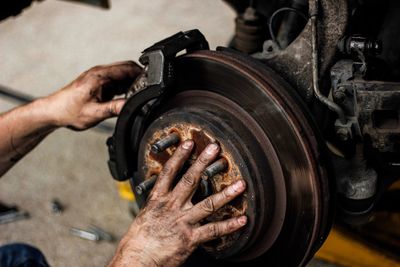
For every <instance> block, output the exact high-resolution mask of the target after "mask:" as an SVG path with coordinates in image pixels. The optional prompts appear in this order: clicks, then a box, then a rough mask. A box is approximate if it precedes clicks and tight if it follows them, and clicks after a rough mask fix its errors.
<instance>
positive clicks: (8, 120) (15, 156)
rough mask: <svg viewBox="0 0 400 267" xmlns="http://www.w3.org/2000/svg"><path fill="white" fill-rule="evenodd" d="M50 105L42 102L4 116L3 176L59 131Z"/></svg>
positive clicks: (0, 118) (0, 137)
mask: <svg viewBox="0 0 400 267" xmlns="http://www.w3.org/2000/svg"><path fill="white" fill-rule="evenodd" d="M47 101H48V100H47V99H46V98H43V99H39V100H36V101H34V102H32V103H29V104H27V105H24V106H21V107H17V108H15V109H12V110H10V111H8V112H6V113H3V114H1V115H0V176H1V175H3V174H4V173H6V172H7V171H8V170H9V169H10V168H11V167H12V166H13V165H14V164H15V163H17V162H18V161H19V160H20V159H21V158H22V157H24V156H25V155H26V154H27V153H29V152H30V151H31V150H32V149H33V148H34V147H35V146H36V145H38V144H39V143H40V141H42V140H43V138H45V137H46V136H47V135H48V134H49V133H50V132H52V131H54V130H55V129H56V128H57V126H56V124H55V123H54V121H53V119H52V112H51V111H50V110H49V107H48V103H47Z"/></svg>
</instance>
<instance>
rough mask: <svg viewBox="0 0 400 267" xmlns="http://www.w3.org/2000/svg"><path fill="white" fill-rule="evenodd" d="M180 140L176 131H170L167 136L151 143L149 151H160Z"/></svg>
mask: <svg viewBox="0 0 400 267" xmlns="http://www.w3.org/2000/svg"><path fill="white" fill-rule="evenodd" d="M179 141H180V137H179V134H178V133H171V134H169V135H168V136H166V137H164V138H162V139H160V140H158V141H157V142H155V143H154V144H152V145H151V152H153V153H156V154H157V153H161V152H163V151H165V150H166V149H167V148H168V147H170V146H172V145H175V144H176V143H178V142H179Z"/></svg>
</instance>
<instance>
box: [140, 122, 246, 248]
mask: <svg viewBox="0 0 400 267" xmlns="http://www.w3.org/2000/svg"><path fill="white" fill-rule="evenodd" d="M169 117H170V118H171V116H169ZM166 119H168V118H165V117H162V118H161V120H162V121H163V123H165V120H166ZM154 123H155V124H156V126H155V128H156V129H155V131H154V132H152V136H151V137H150V138H149V139H147V146H146V147H145V149H144V155H145V166H146V167H147V168H146V170H145V177H146V179H149V178H150V177H151V176H152V175H154V174H158V173H159V172H160V171H161V169H162V166H163V165H164V164H165V162H166V161H167V160H168V159H169V158H170V157H171V156H172V154H173V153H174V151H175V149H176V146H172V147H169V148H168V149H166V150H165V151H163V152H161V153H153V152H152V151H151V150H150V144H152V143H154V142H156V141H158V140H160V139H162V138H164V137H165V136H167V135H169V134H171V133H178V134H179V136H180V139H181V140H188V139H191V140H193V141H194V142H195V144H196V146H195V149H194V152H193V154H192V155H191V157H190V159H189V161H188V165H191V164H193V162H194V161H195V160H196V159H197V157H198V156H199V155H200V153H201V151H203V149H204V148H205V147H206V146H207V145H208V144H210V143H214V142H218V143H219V145H220V146H221V154H220V157H221V158H225V159H226V160H227V162H228V168H227V170H225V171H224V172H221V173H218V174H216V175H215V176H213V177H211V178H209V181H208V182H209V183H211V191H212V193H216V192H220V191H222V190H223V189H224V188H225V187H227V186H228V185H230V184H232V183H233V182H235V181H237V180H239V179H243V176H242V172H241V171H240V169H239V166H238V165H237V164H238V162H241V165H242V166H244V165H245V164H244V162H243V160H242V159H237V158H236V159H235V158H234V156H233V155H232V153H231V151H230V148H229V145H230V144H229V143H227V142H224V139H217V138H216V137H215V136H213V134H212V133H210V132H208V131H207V130H204V129H203V128H202V126H201V125H196V124H193V123H187V122H184V121H181V122H179V121H177V120H176V119H173V116H172V118H171V119H170V123H168V126H167V127H165V128H161V129H157V128H158V127H157V121H156V122H154ZM153 128H154V127H152V129H153ZM196 201H199V199H197V200H195V201H194V202H196ZM247 205H248V204H247V194H246V193H245V194H244V195H243V196H242V197H241V198H240V199H238V200H236V201H233V202H231V203H229V204H228V205H226V206H225V207H223V208H222V209H220V210H218V211H217V213H215V214H214V215H213V216H210V217H209V218H208V219H207V220H206V221H204V222H203V223H206V222H210V221H220V220H222V219H226V218H230V217H236V216H240V215H244V214H245V213H246V211H247ZM237 239H238V235H237V234H236V235H235V234H234V235H229V236H225V237H222V238H221V239H219V240H218V241H213V242H212V244H211V245H207V244H206V245H205V246H204V248H205V249H206V250H209V251H212V250H214V249H215V250H217V251H221V250H223V249H225V248H227V247H230V246H232V245H233V244H234V242H235V241H237Z"/></svg>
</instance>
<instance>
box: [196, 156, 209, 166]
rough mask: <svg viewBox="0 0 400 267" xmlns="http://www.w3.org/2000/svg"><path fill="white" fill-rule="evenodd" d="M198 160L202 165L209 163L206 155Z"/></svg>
mask: <svg viewBox="0 0 400 267" xmlns="http://www.w3.org/2000/svg"><path fill="white" fill-rule="evenodd" d="M198 162H199V164H200V165H208V158H207V157H205V156H200V157H199V159H198Z"/></svg>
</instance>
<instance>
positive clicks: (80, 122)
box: [47, 61, 141, 130]
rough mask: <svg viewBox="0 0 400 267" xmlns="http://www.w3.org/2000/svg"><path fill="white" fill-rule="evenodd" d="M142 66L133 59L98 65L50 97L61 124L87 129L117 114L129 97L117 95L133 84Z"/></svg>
mask: <svg viewBox="0 0 400 267" xmlns="http://www.w3.org/2000/svg"><path fill="white" fill-rule="evenodd" d="M140 72H141V68H140V67H139V66H138V65H137V64H136V63H134V62H132V61H124V62H118V63H114V64H111V65H104V66H96V67H93V68H91V69H89V70H88V71H86V72H84V73H82V74H81V75H80V76H79V77H78V78H77V79H76V80H74V81H73V82H71V83H70V84H68V85H67V86H65V87H64V88H62V89H61V90H60V91H58V92H56V93H54V94H52V95H50V96H48V97H47V99H48V100H49V101H47V103H48V105H49V107H48V108H49V112H52V113H53V116H54V117H55V118H54V121H55V124H56V125H57V126H60V127H69V128H71V129H74V130H85V129H87V128H89V127H91V126H94V125H96V124H97V123H99V122H101V121H102V120H104V119H107V118H110V117H113V116H117V115H118V114H119V112H120V111H121V109H122V106H123V105H124V103H125V100H124V99H122V98H120V99H114V100H113V97H114V96H116V95H120V94H123V93H124V92H126V90H127V89H128V88H129V86H130V85H131V84H132V82H133V81H134V79H135V78H136V76H138V75H139V74H140Z"/></svg>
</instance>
